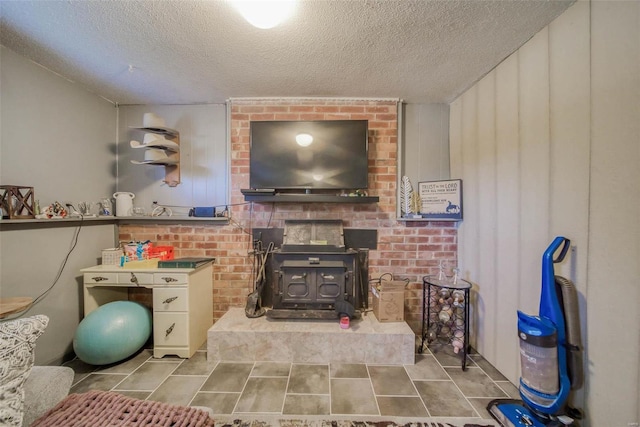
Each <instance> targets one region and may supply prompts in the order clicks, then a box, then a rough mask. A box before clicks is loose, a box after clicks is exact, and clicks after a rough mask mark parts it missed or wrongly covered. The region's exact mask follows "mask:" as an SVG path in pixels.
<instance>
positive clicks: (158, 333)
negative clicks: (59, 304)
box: [81, 261, 213, 358]
mask: <svg viewBox="0 0 640 427" xmlns="http://www.w3.org/2000/svg"><path fill="white" fill-rule="evenodd" d="M81 272H82V273H83V279H84V286H83V288H84V315H85V316H86V315H87V314H89V313H91V312H92V311H93V310H95V309H96V308H98V307H99V306H100V305H102V304H106V303H108V302H112V301H122V300H127V299H129V298H128V296H129V288H135V287H143V288H150V289H152V295H153V344H154V345H153V357H158V358H159V357H163V356H165V355H177V356H178V357H184V358H188V357H191V356H192V355H193V353H195V351H196V350H197V349H198V348H200V346H202V344H204V342H205V341H206V340H207V330H208V329H209V328H210V327H211V325H213V261H212V262H210V263H207V264H205V265H203V266H200V267H198V268H148V269H127V268H121V267H117V266H113V265H98V266H95V267H90V268H85V269H83V270H81Z"/></svg>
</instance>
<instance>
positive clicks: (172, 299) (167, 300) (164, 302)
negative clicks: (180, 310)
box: [162, 297, 178, 304]
mask: <svg viewBox="0 0 640 427" xmlns="http://www.w3.org/2000/svg"><path fill="white" fill-rule="evenodd" d="M177 299H178V297H171V298H167V299H166V300H164V301H162V303H163V304H170V303H172V302H174V301H175V300H177Z"/></svg>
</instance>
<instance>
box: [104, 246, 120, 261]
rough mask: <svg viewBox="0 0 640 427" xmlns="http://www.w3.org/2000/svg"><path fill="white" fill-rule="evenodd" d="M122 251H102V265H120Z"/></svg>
mask: <svg viewBox="0 0 640 427" xmlns="http://www.w3.org/2000/svg"><path fill="white" fill-rule="evenodd" d="M121 258H122V249H120V248H110V249H103V250H102V265H120V260H121Z"/></svg>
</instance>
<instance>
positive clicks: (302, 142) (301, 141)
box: [296, 133, 313, 147]
mask: <svg viewBox="0 0 640 427" xmlns="http://www.w3.org/2000/svg"><path fill="white" fill-rule="evenodd" d="M296 142H297V143H298V145H299V146H301V147H308V146H310V145H311V143H312V142H313V136H311V135H309V134H308V133H299V134H297V135H296Z"/></svg>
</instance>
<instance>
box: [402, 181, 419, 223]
mask: <svg viewBox="0 0 640 427" xmlns="http://www.w3.org/2000/svg"><path fill="white" fill-rule="evenodd" d="M413 195H414V192H413V186H412V185H411V181H410V180H409V177H408V176H403V177H402V184H401V186H400V212H401V213H402V216H403V217H406V216H407V215H409V214H412V213H417V212H418V211H417V210H413V209H412V208H413V205H412V204H411V199H412V198H413Z"/></svg>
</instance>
